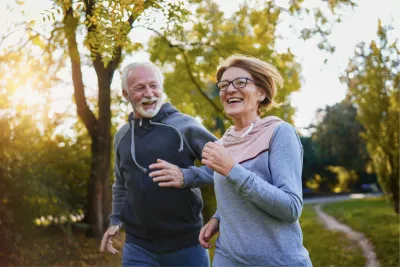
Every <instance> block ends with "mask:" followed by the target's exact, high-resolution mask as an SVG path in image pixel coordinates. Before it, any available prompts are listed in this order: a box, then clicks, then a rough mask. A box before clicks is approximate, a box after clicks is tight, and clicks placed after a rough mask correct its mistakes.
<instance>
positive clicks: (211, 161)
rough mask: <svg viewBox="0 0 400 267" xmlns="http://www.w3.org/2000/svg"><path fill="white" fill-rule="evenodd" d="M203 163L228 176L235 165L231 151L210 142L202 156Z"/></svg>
mask: <svg viewBox="0 0 400 267" xmlns="http://www.w3.org/2000/svg"><path fill="white" fill-rule="evenodd" d="M201 157H202V160H201V163H202V164H204V165H206V166H207V167H209V168H211V169H213V170H214V171H216V172H218V173H220V174H222V175H223V176H227V175H228V174H229V172H230V171H231V170H232V168H233V166H234V165H235V161H234V160H233V158H232V156H231V154H229V151H228V150H227V149H226V148H225V147H223V146H222V145H220V144H218V143H213V142H208V143H207V144H206V145H205V146H204V148H203V153H202V154H201Z"/></svg>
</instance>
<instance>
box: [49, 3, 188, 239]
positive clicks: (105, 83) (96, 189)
mask: <svg viewBox="0 0 400 267" xmlns="http://www.w3.org/2000/svg"><path fill="white" fill-rule="evenodd" d="M152 12H153V13H157V12H158V13H163V15H164V17H165V18H166V19H165V22H166V23H180V21H181V20H184V18H185V16H186V11H185V10H184V9H183V3H182V2H178V3H170V2H167V1H142V0H137V1H125V0H120V1H112V0H77V1H73V0H55V1H54V7H53V8H52V9H51V10H48V11H46V12H45V13H44V17H43V19H44V20H46V17H47V20H49V21H54V24H53V28H52V30H51V34H50V38H47V41H46V38H45V41H46V43H47V46H46V48H45V51H46V50H47V51H48V54H53V53H54V51H55V50H56V49H58V48H60V47H61V48H65V50H66V52H67V53H65V54H66V55H68V57H69V59H70V63H71V64H70V67H71V71H72V80H73V87H74V99H75V103H76V109H77V114H78V116H79V118H80V119H81V121H82V122H83V124H84V125H85V128H86V130H87V132H88V134H89V136H90V139H91V141H92V143H91V155H92V156H91V157H92V160H91V168H90V179H89V184H88V187H87V209H86V214H85V219H86V221H87V222H88V223H89V224H90V225H91V226H92V228H91V230H92V235H94V236H96V237H101V235H102V234H103V232H104V229H105V228H106V227H107V226H108V215H109V213H110V210H111V194H110V193H111V187H110V180H109V177H110V175H109V174H110V159H111V108H110V107H111V82H112V79H113V76H114V72H115V70H116V69H117V68H118V66H119V64H120V63H121V61H122V60H123V58H124V56H125V55H126V54H129V53H130V52H132V51H133V50H135V49H137V48H138V47H140V45H137V44H135V43H134V42H133V41H132V40H131V37H130V36H129V33H130V32H131V30H132V29H133V28H134V27H137V26H139V25H138V24H139V23H141V25H140V26H144V27H149V25H151V23H152V20H151V16H150V15H149V14H151V13H152ZM57 14H59V16H61V22H59V21H57ZM54 37H56V38H54ZM82 37H83V40H84V41H83V43H80V41H79V40H81V39H82ZM52 43H56V45H58V47H57V46H54V45H53V46H51V45H50V44H52ZM84 65H89V66H90V67H93V68H94V71H95V73H96V76H97V86H98V97H97V103H96V104H95V108H91V107H90V103H89V101H88V99H87V96H86V95H85V84H84V79H83V74H82V68H83V66H84Z"/></svg>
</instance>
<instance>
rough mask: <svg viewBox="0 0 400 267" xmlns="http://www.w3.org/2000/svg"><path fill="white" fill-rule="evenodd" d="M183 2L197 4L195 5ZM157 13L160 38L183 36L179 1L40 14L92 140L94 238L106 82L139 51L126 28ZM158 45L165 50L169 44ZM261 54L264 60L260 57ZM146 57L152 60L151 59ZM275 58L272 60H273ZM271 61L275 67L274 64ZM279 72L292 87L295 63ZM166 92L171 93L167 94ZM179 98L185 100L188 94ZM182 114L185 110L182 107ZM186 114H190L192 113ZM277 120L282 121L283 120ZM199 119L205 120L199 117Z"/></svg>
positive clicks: (99, 215)
mask: <svg viewBox="0 0 400 267" xmlns="http://www.w3.org/2000/svg"><path fill="white" fill-rule="evenodd" d="M189 2H196V3H197V2H201V1H189ZM302 2H303V1H302V0H298V1H292V2H291V3H292V4H291V6H290V9H289V10H287V12H288V13H289V14H296V15H299V14H300V13H301V12H302V11H306V10H307V9H305V8H302ZM341 4H344V5H354V3H353V1H351V0H336V1H330V2H329V7H330V8H331V10H332V11H334V10H335V8H336V7H337V6H340V5H341ZM57 10H58V11H57ZM280 10H282V8H274V9H273V10H272V9H271V10H269V11H268V12H267V13H265V12H264V13H263V11H260V12H259V14H256V13H254V15H253V16H254V18H252V20H254V21H255V20H260V19H261V20H262V19H264V17H263V15H271V21H272V23H274V21H277V18H276V16H277V14H279V13H280ZM247 11H248V10H245V11H243V12H244V13H243V14H242V18H243V19H244V21H242V22H238V23H240V24H241V25H242V26H241V29H240V31H246V30H247V29H248V28H246V27H245V26H244V24H245V23H246V22H248V19H247V18H246V17H245V15H247V13H246V12H247ZM56 12H58V13H60V16H61V17H62V18H61V20H62V22H57V21H56V18H57V14H56ZM157 12H160V13H164V17H165V18H166V27H165V30H164V31H162V33H160V35H161V36H163V37H162V38H163V39H164V40H168V39H167V38H166V36H174V35H175V33H176V34H177V35H179V36H181V37H182V36H183V35H182V33H184V30H183V27H182V24H183V23H182V22H183V21H185V19H186V17H187V16H188V11H187V10H185V9H184V8H183V2H170V1H163V0H161V1H154V0H152V1H141V0H136V1H127V0H119V1H112V0H76V1H73V0H55V1H54V9H53V10H50V11H47V12H45V15H44V19H45V20H46V17H47V20H53V21H56V22H55V23H54V24H53V25H52V30H51V31H50V34H49V36H48V37H46V38H44V42H45V43H46V44H47V45H45V48H44V50H45V51H47V54H48V55H49V58H50V59H52V58H51V55H54V51H55V50H56V49H57V48H60V47H61V48H66V50H67V51H68V53H67V55H68V57H69V58H70V62H71V70H72V78H73V86H74V98H75V102H76V106H77V113H78V116H79V118H80V119H81V120H82V122H83V123H84V125H85V127H86V129H87V131H88V133H89V136H90V138H91V140H92V144H91V153H92V161H91V175H90V180H89V186H88V194H87V196H88V200H87V203H88V204H87V212H86V219H87V221H88V222H89V223H90V224H91V225H92V226H93V227H92V230H93V234H94V235H95V236H97V237H99V236H101V234H102V233H103V231H104V228H105V227H106V226H107V223H108V219H107V216H108V214H109V210H110V205H111V204H110V203H111V199H110V181H109V169H110V155H111V133H110V128H111V110H110V105H111V96H110V86H111V81H112V78H113V75H114V72H115V70H116V69H117V68H118V66H119V64H120V62H121V60H122V59H123V57H124V55H125V54H126V53H129V52H131V51H133V50H134V49H136V48H138V47H139V46H137V45H135V44H134V42H132V40H131V39H130V36H129V33H130V32H131V29H132V28H134V27H145V28H151V25H152V18H153V17H154V13H157ZM203 13H205V12H203ZM152 14H153V16H152ZM208 18H210V16H208ZM325 18H326V16H324V15H323V14H322V13H321V11H319V12H316V16H315V19H316V21H317V24H318V26H319V28H318V27H317V28H318V29H317V30H316V31H315V32H312V33H310V34H308V36H311V35H313V34H315V33H321V34H322V35H326V34H327V31H326V30H325V29H323V26H326V23H327V20H326V19H325ZM215 22H217V20H215ZM236 25H237V24H235V23H233V24H231V25H228V27H227V28H225V29H222V30H227V31H228V30H229V31H231V30H233V29H234V28H235V27H236ZM271 25H272V27H269V28H268V27H267V28H265V27H264V28H263V30H267V34H265V36H264V37H265V38H262V39H261V40H262V41H265V42H266V43H268V44H271V43H270V42H269V40H270V39H274V38H275V37H274V34H275V26H274V25H273V24H271ZM203 26H205V24H204V25H203V24H200V25H199V30H202V31H203V33H204V30H207V28H204V27H203ZM202 28H203V29H202ZM211 34H212V36H214V35H215V34H213V30H212V31H211ZM257 34H258V35H260V36H262V35H263V33H262V32H261V31H259V32H258V33H257ZM306 35H307V34H306ZM239 36H240V34H239ZM81 37H83V39H84V43H83V44H82V43H80V42H79V40H80V39H81ZM228 37H229V36H228ZM227 42H228V43H229V40H227ZM154 44H155V43H154V42H153V43H151V44H150V45H154ZM163 44H164V45H165V43H161V42H160V45H163ZM210 44H211V43H210ZM237 44H245V42H244V40H242V41H240V42H239V43H237ZM200 46H201V44H200ZM164 47H165V48H167V49H168V50H169V46H164ZM177 47H179V49H183V50H180V51H185V50H186V48H187V49H190V47H185V46H180V45H179V46H177ZM247 48H248V46H244V47H243V49H244V50H243V51H247V50H246V49H247ZM272 51H273V50H272V49H270V48H269V47H268V45H265V46H264V45H263V46H262V49H260V50H259V51H258V52H257V53H259V54H258V55H261V54H260V53H263V52H265V53H267V54H268V53H269V55H272V53H273V52H272ZM164 52H166V51H164ZM199 52H200V50H199ZM203 52H204V51H203ZM171 54H173V53H171ZM182 55H184V57H185V58H186V60H185V62H186V67H187V68H186V70H188V69H189V68H191V66H193V64H194V62H195V61H196V60H195V59H196V58H195V57H194V55H190V58H187V56H186V54H185V53H182ZM160 56H161V55H160ZM210 56H211V57H212V58H210V59H214V57H215V54H211V55H207V54H205V57H206V59H207V60H208V59H209V57H210ZM262 56H263V57H264V58H265V55H262ZM281 56H283V57H287V58H283V62H290V61H291V59H292V58H293V55H292V54H291V53H290V52H288V53H286V54H281ZM152 59H154V58H153V57H152ZM275 59H278V58H277V57H276V58H275ZM160 60H162V58H160ZM85 62H87V63H88V65H89V66H90V67H93V68H94V70H95V72H96V76H97V84H98V99H97V103H96V105H95V110H94V108H90V105H89V103H88V101H87V97H86V96H85V85H84V82H83V77H82V76H83V75H82V67H83V65H85V64H86V63H85ZM210 62H211V61H210ZM212 62H215V64H217V61H214V60H213V61H212ZM275 63H276V65H278V67H279V62H275ZM203 65H205V64H203ZM281 68H282V69H283V70H286V69H291V70H294V72H293V73H285V74H290V75H288V76H287V79H288V81H289V82H290V81H293V84H291V83H288V85H287V87H288V88H292V89H294V88H298V87H299V85H298V80H297V79H298V77H297V75H298V73H297V71H296V68H297V65H296V66H293V67H291V66H285V65H284V64H283V66H281ZM175 71H176V72H177V73H179V68H176V69H175ZM191 73H193V72H191ZM194 75H195V74H193V75H189V76H190V80H191V82H192V83H194V84H197V85H198V80H197V79H196V78H194ZM181 78H182V80H183V79H184V77H180V78H179V79H181ZM205 78H207V77H205ZM167 83H168V81H167ZM196 88H197V89H200V90H198V93H200V94H201V95H202V96H203V97H204V99H208V96H207V93H204V92H202V90H201V87H199V86H197V87H196ZM289 92H290V89H289V90H283V91H282V93H281V94H280V96H279V97H280V98H282V99H284V98H285V97H286V96H287V94H288V93H289ZM169 93H171V95H172V92H169ZM214 93H215V92H214ZM172 97H173V96H172ZM185 97H186V98H188V95H186V96H185ZM190 100H191V99H190ZM278 100H279V99H278ZM185 102H186V103H187V104H188V105H192V104H190V103H197V102H199V101H194V102H191V101H185ZM175 103H176V101H175ZM203 103H204V102H203ZM206 103H207V104H208V105H211V106H212V107H213V108H216V107H218V106H217V104H213V103H214V102H213V100H212V101H208V102H206ZM196 105H197V104H196ZM181 107H182V106H181ZM204 107H207V106H204ZM284 107H288V105H287V104H286V105H285V106H284ZM200 110H201V109H200V108H199V106H197V111H198V112H199V113H200ZM216 110H218V109H216ZM287 110H288V112H287V113H285V114H289V115H287V116H288V120H289V121H290V113H291V112H292V109H290V107H289V108H288V109H287ZM183 111H186V110H185V109H183ZM219 111H221V109H219ZM189 113H191V114H193V112H189ZM285 114H284V115H285ZM283 118H286V117H285V116H283ZM204 119H205V120H207V118H205V117H204ZM206 122H207V121H206ZM215 124H216V125H223V121H222V120H221V119H219V120H218V119H217V120H215Z"/></svg>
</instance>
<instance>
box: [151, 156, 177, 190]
mask: <svg viewBox="0 0 400 267" xmlns="http://www.w3.org/2000/svg"><path fill="white" fill-rule="evenodd" d="M149 168H150V169H158V171H153V172H151V173H150V174H149V176H150V177H152V178H153V181H154V182H156V183H158V185H159V186H161V187H177V188H182V187H183V173H182V171H181V169H180V168H179V167H178V166H176V165H173V164H171V163H169V162H166V161H164V160H161V159H157V163H154V164H151V165H150V166H149Z"/></svg>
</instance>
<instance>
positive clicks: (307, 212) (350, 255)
mask: <svg viewBox="0 0 400 267" xmlns="http://www.w3.org/2000/svg"><path fill="white" fill-rule="evenodd" d="M300 225H301V228H302V230H303V240H304V246H305V247H306V248H307V250H308V252H309V253H310V257H311V261H312V263H313V265H314V267H320V266H321V267H322V266H323V267H325V266H338V267H339V266H340V267H342V266H364V265H365V259H364V257H363V256H362V251H361V249H360V248H359V246H357V245H356V244H354V243H352V242H351V241H349V240H348V239H347V238H346V236H345V235H344V234H343V233H340V232H332V231H329V230H327V229H325V227H324V226H323V225H322V224H321V223H320V222H319V221H318V218H317V214H316V213H315V211H314V209H313V206H312V205H308V204H307V205H305V206H304V208H303V213H302V215H301V218H300Z"/></svg>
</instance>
